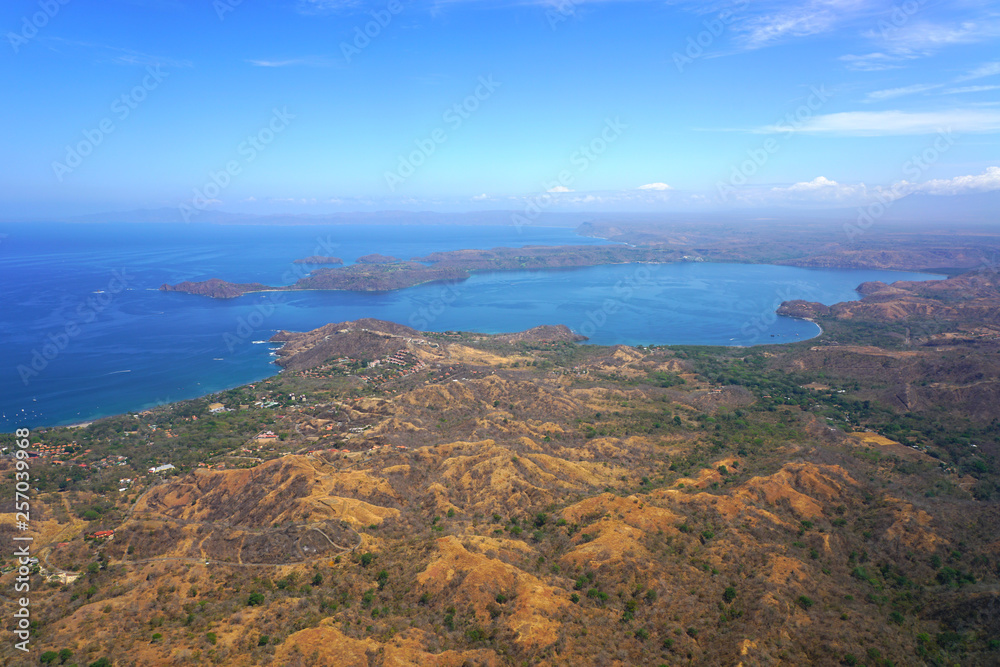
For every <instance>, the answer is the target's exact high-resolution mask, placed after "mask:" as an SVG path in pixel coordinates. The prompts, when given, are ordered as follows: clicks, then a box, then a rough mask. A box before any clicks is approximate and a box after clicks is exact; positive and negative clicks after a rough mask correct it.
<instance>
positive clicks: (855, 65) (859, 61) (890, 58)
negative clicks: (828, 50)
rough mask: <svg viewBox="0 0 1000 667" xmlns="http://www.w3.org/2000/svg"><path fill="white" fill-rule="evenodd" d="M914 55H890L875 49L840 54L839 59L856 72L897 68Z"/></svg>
mask: <svg viewBox="0 0 1000 667" xmlns="http://www.w3.org/2000/svg"><path fill="white" fill-rule="evenodd" d="M915 57H916V56H905V57H904V56H899V55H894V54H893V55H890V54H888V53H882V52H880V51H876V52H875V53H866V54H863V55H855V54H851V53H848V54H847V55H843V56H840V61H841V62H842V63H844V65H846V66H847V68H848V69H852V70H855V71H857V72H883V71H885V70H890V69H899V68H901V67H903V63H904V61H906V60H909V59H912V58H915Z"/></svg>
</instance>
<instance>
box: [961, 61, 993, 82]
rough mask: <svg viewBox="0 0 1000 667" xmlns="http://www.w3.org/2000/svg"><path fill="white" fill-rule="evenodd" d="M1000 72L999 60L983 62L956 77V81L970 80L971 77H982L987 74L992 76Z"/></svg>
mask: <svg viewBox="0 0 1000 667" xmlns="http://www.w3.org/2000/svg"><path fill="white" fill-rule="evenodd" d="M996 74H1000V62H993V63H984V64H982V65H980V66H979V67H977V68H975V69H974V70H972V71H971V72H969V73H968V74H965V75H963V76H960V77H958V78H957V79H955V80H956V81H972V80H973V79H982V78H984V77H987V76H994V75H996Z"/></svg>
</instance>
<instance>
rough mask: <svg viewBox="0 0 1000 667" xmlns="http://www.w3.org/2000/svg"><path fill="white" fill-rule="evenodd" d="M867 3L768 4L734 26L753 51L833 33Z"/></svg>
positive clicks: (821, 0) (825, 0)
mask: <svg viewBox="0 0 1000 667" xmlns="http://www.w3.org/2000/svg"><path fill="white" fill-rule="evenodd" d="M869 7H870V4H869V3H866V2H862V1H861V0H812V1H811V2H807V3H805V4H803V5H797V6H795V5H793V6H788V5H786V4H777V5H774V4H772V5H771V6H770V8H767V9H765V10H764V11H763V12H761V13H759V14H757V15H756V16H752V17H749V18H747V19H746V20H744V21H742V22H740V23H739V24H738V25H737V30H738V31H739V32H741V33H742V42H743V45H744V46H745V47H746V48H749V49H757V48H761V47H764V46H769V45H771V44H773V43H776V42H779V41H782V40H785V39H788V38H794V37H808V36H810V35H817V34H820V33H825V32H829V31H831V30H833V29H834V28H836V27H838V26H839V25H841V24H843V23H844V22H845V21H847V20H850V19H852V18H854V17H855V16H856V15H857V14H858V13H859V12H866V11H868V8H869Z"/></svg>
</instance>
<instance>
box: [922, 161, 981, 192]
mask: <svg viewBox="0 0 1000 667" xmlns="http://www.w3.org/2000/svg"><path fill="white" fill-rule="evenodd" d="M915 189H916V191H917V192H923V193H925V194H930V195H958V194H965V193H968V192H988V191H991V190H1000V167H988V168H987V169H986V171H984V172H983V173H981V174H977V175H974V176H956V177H955V178H944V179H940V178H939V179H935V180H933V181H927V182H926V183H921V184H920V185H919V186H917V187H916V188H915Z"/></svg>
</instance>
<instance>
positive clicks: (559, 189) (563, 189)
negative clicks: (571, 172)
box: [546, 185, 574, 192]
mask: <svg viewBox="0 0 1000 667" xmlns="http://www.w3.org/2000/svg"><path fill="white" fill-rule="evenodd" d="M546 192H574V190H571V189H569V188H567V187H566V186H565V185H557V186H555V187H554V188H549V189H548V190H546Z"/></svg>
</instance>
